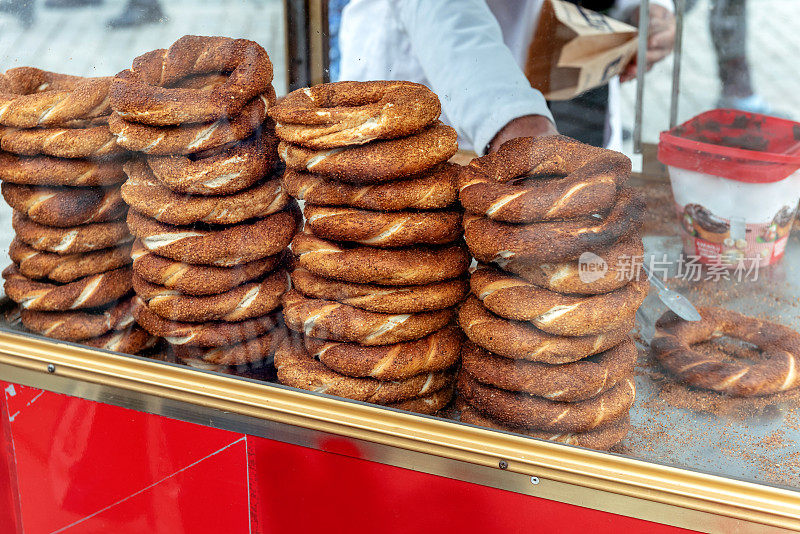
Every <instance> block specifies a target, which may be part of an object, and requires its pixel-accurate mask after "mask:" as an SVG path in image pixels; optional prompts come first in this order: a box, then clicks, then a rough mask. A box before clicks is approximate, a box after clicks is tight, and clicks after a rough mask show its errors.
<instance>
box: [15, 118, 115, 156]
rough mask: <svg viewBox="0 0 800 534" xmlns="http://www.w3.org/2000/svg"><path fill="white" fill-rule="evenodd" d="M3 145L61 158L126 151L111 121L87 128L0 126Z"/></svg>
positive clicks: (17, 149) (22, 151) (24, 152)
mask: <svg viewBox="0 0 800 534" xmlns="http://www.w3.org/2000/svg"><path fill="white" fill-rule="evenodd" d="M0 147H2V149H3V150H5V151H6V152H13V153H14V154H20V155H23V156H38V155H40V154H46V155H48V156H55V157H59V158H101V157H109V156H116V155H119V154H123V153H125V152H126V150H125V149H124V148H122V147H121V146H119V145H117V138H116V137H115V136H114V134H112V133H111V132H110V131H109V129H108V126H107V125H104V124H102V125H96V126H89V127H86V128H55V127H50V128H31V129H23V130H17V129H13V128H5V129H2V130H0Z"/></svg>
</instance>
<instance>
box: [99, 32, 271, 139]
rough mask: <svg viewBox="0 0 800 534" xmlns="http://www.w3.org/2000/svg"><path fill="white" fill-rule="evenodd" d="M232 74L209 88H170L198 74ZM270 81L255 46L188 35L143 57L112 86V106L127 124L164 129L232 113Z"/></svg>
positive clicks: (268, 65) (264, 58) (243, 41)
mask: <svg viewBox="0 0 800 534" xmlns="http://www.w3.org/2000/svg"><path fill="white" fill-rule="evenodd" d="M220 72H227V73H230V74H229V75H228V78H227V80H225V82H224V83H222V84H219V85H216V86H215V87H213V88H210V89H207V90H199V89H186V88H169V86H171V85H174V84H176V83H177V82H179V81H180V80H181V79H182V78H185V77H187V76H191V75H198V74H209V73H211V74H216V73H220ZM271 82H272V63H271V62H270V60H269V56H268V55H267V52H266V51H265V50H264V49H263V48H262V47H261V46H260V45H259V44H258V43H256V42H254V41H248V40H246V39H230V38H228V37H200V36H197V35H186V36H184V37H181V38H180V39H178V40H177V41H175V42H174V43H173V44H172V46H170V47H169V48H168V49H163V48H162V49H158V50H153V51H151V52H147V53H146V54H142V55H141V56H139V57H137V58H136V59H134V60H133V65H132V66H131V68H130V69H128V70H124V71H122V72H120V73H119V74H117V75H116V77H115V78H114V80H113V82H112V84H111V92H110V97H111V105H112V107H113V108H114V111H116V112H117V113H119V114H120V115H121V116H122V117H124V118H125V119H126V120H129V121H134V122H139V123H143V124H150V125H154V126H165V125H172V124H183V123H192V122H209V121H212V120H216V119H219V118H220V117H227V116H230V115H235V114H236V113H237V112H238V111H239V110H240V109H241V108H242V107H243V106H244V105H245V104H246V103H247V102H248V101H249V100H251V99H253V98H255V97H256V96H258V95H260V94H261V93H263V92H264V91H266V90H267V89H268V88H269V87H271V86H270V83H271Z"/></svg>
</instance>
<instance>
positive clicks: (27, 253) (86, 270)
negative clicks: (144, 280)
mask: <svg viewBox="0 0 800 534" xmlns="http://www.w3.org/2000/svg"><path fill="white" fill-rule="evenodd" d="M8 255H9V256H10V257H11V261H13V262H14V263H16V264H17V267H18V268H19V272H20V273H22V275H23V276H26V277H27V278H33V279H42V278H47V279H49V280H52V281H54V282H60V283H62V284H66V283H68V282H74V281H75V280H77V279H79V278H83V277H84V276H90V275H93V274H98V273H104V272H106V271H111V270H114V269H119V268H120V267H124V266H126V265H128V264H130V263H131V244H130V243H128V244H125V245H122V246H119V247H113V248H106V249H101V250H98V251H95V252H84V253H75V254H67V255H61V254H55V253H53V252H42V251H41V250H36V249H34V248H31V247H29V246H28V245H26V244H25V243H23V242H22V241H20V240H19V239H14V241H12V242H11V246H10V247H9V248H8Z"/></svg>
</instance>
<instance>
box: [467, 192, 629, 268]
mask: <svg viewBox="0 0 800 534" xmlns="http://www.w3.org/2000/svg"><path fill="white" fill-rule="evenodd" d="M644 209H645V201H644V198H643V196H642V195H640V194H639V193H636V192H634V191H633V190H632V189H631V188H626V189H623V190H622V191H621V192H620V194H619V195H618V196H617V203H616V204H615V205H614V206H613V207H612V208H611V210H610V211H609V212H608V213H607V214H606V215H605V216H604V217H603V219H602V220H600V219H597V218H595V217H591V216H588V217H579V218H575V219H570V220H567V221H546V222H536V223H530V224H512V223H503V222H498V221H493V220H491V219H488V218H485V217H481V216H478V215H475V214H473V213H466V214H464V237H465V239H466V241H467V246H468V247H469V249H470V251H471V252H472V255H473V256H475V258H476V259H477V260H478V261H480V262H483V263H489V262H492V261H495V260H497V259H498V258H503V259H508V258H519V259H524V260H526V261H530V262H535V263H546V262H553V261H564V260H571V259H577V258H578V256H580V255H581V254H583V253H584V252H587V251H592V250H595V249H598V248H603V247H608V246H610V245H612V244H613V243H616V242H617V241H619V240H620V239H621V238H622V237H623V236H625V235H627V234H629V233H631V232H634V231H636V230H637V229H638V228H639V226H640V225H641V221H642V216H643V214H644Z"/></svg>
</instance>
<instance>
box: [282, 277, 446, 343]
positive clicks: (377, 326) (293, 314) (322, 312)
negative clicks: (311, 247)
mask: <svg viewBox="0 0 800 534" xmlns="http://www.w3.org/2000/svg"><path fill="white" fill-rule="evenodd" d="M283 316H284V319H285V320H286V326H288V327H289V328H291V329H292V330H294V331H295V332H302V333H304V334H305V335H307V336H311V337H318V338H322V339H330V340H333V341H343V342H346V343H360V344H361V345H391V344H393V343H400V342H402V341H411V340H413V339H420V338H422V337H425V336H427V335H428V334H430V333H432V332H435V331H436V330H439V329H441V328H444V326H445V325H446V324H447V323H449V322H450V320H451V319H452V318H453V310H452V309H447V310H436V311H430V312H422V313H415V314H412V313H398V314H389V313H377V312H369V311H364V310H360V309H358V308H354V307H352V306H348V305H346V304H341V303H339V302H334V301H330V300H322V299H309V298H306V297H304V296H303V295H302V293H300V292H298V291H295V290H291V291H289V292H288V293H286V294H285V295H284V296H283Z"/></svg>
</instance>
